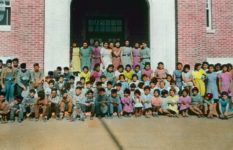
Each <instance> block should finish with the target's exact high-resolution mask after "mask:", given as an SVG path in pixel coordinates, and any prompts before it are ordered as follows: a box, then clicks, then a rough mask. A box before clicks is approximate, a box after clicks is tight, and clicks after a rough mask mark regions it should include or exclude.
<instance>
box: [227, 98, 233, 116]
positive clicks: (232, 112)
mask: <svg viewBox="0 0 233 150" xmlns="http://www.w3.org/2000/svg"><path fill="white" fill-rule="evenodd" d="M227 117H228V118H230V117H233V96H232V97H231V100H230V102H229V107H228V113H227Z"/></svg>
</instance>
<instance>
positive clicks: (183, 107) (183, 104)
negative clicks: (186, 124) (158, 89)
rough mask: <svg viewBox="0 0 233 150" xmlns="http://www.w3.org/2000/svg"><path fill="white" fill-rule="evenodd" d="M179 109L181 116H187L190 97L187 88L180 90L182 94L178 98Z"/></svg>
mask: <svg viewBox="0 0 233 150" xmlns="http://www.w3.org/2000/svg"><path fill="white" fill-rule="evenodd" d="M179 103H180V111H181V113H182V116H183V117H188V110H189V108H190V105H189V104H190V103H191V97H190V96H188V90H187V89H184V90H183V91H182V96H181V97H180V98H179Z"/></svg>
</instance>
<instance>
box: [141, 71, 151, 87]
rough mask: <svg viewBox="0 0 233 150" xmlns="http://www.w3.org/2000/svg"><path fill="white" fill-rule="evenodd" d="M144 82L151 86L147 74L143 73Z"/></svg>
mask: <svg viewBox="0 0 233 150" xmlns="http://www.w3.org/2000/svg"><path fill="white" fill-rule="evenodd" d="M142 82H144V83H145V85H146V86H150V80H149V79H148V77H147V75H146V74H143V75H142Z"/></svg>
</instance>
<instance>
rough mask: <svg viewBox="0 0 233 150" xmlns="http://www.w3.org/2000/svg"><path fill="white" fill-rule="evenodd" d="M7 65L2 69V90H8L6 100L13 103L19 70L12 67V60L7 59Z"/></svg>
mask: <svg viewBox="0 0 233 150" xmlns="http://www.w3.org/2000/svg"><path fill="white" fill-rule="evenodd" d="M6 63H7V67H6V68H4V69H3V70H2V74H1V84H2V90H3V91H5V92H6V100H7V101H8V102H9V103H11V102H12V101H13V96H14V88H15V83H16V79H17V70H16V69H15V68H13V67H12V60H10V59H8V60H7V62H6Z"/></svg>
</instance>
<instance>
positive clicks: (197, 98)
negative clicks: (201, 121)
mask: <svg viewBox="0 0 233 150" xmlns="http://www.w3.org/2000/svg"><path fill="white" fill-rule="evenodd" d="M198 92H199V91H198V89H197V88H196V87H194V88H193V89H192V95H191V99H192V101H191V106H190V110H191V111H192V112H193V113H194V114H196V115H197V116H198V117H202V116H203V113H202V111H201V107H202V103H203V98H202V96H201V95H200V94H199V93H198Z"/></svg>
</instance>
